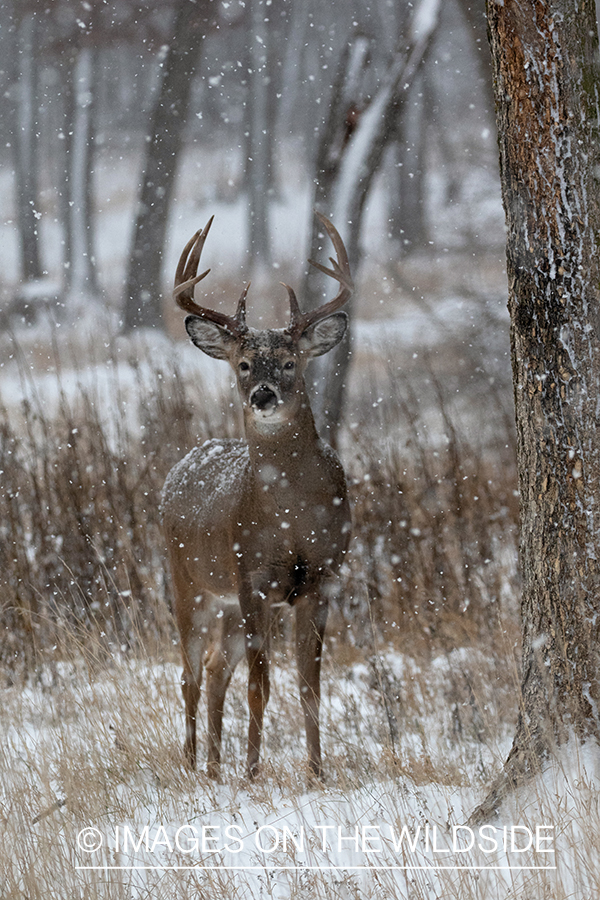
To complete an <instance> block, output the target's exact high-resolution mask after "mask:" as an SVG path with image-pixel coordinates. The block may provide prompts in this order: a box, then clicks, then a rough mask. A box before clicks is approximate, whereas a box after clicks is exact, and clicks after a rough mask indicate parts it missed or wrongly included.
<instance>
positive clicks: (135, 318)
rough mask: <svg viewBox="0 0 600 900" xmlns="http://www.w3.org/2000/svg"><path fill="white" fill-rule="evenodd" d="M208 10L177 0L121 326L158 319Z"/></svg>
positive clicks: (206, 2)
mask: <svg viewBox="0 0 600 900" xmlns="http://www.w3.org/2000/svg"><path fill="white" fill-rule="evenodd" d="M211 11H212V6H211V2H210V0H201V2H199V3H196V2H193V0H180V2H179V4H178V6H177V13H176V19H175V25H174V29H173V39H172V41H171V44H170V46H169V50H168V52H167V56H166V59H165V61H164V63H163V78H162V82H161V86H160V89H159V92H158V96H157V100H156V103H155V105H154V109H153V112H152V117H151V121H150V126H149V141H148V144H147V149H146V159H145V162H144V172H143V176H142V190H141V193H140V198H139V200H138V206H137V214H136V221H135V226H134V233H133V241H132V248H131V253H130V257H129V269H128V272H127V282H126V289H125V308H124V328H125V330H130V329H131V328H135V327H136V326H141V325H144V326H148V327H156V326H161V325H162V316H161V290H160V289H161V273H162V258H163V249H164V244H165V237H166V232H167V225H168V219H169V209H170V205H171V198H172V195H173V188H174V185H175V175H176V173H177V162H178V159H179V152H180V150H181V147H182V143H183V132H184V129H185V121H186V113H187V109H188V105H189V98H190V92H191V87H192V80H193V76H194V73H195V70H196V63H197V60H198V57H199V53H200V46H201V43H202V39H203V37H204V35H205V32H206V28H207V25H208V21H209V16H210V13H211Z"/></svg>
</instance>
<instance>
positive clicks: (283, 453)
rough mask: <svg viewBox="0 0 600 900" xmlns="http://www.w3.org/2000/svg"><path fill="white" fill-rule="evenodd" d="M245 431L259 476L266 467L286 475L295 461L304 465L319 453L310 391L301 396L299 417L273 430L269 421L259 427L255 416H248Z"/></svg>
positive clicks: (296, 414) (251, 458)
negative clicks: (302, 460) (304, 461)
mask: <svg viewBox="0 0 600 900" xmlns="http://www.w3.org/2000/svg"><path fill="white" fill-rule="evenodd" d="M245 431H246V441H247V443H248V450H249V453H250V463H251V465H252V468H253V469H254V470H255V472H258V471H259V470H261V469H263V468H264V467H265V466H272V467H275V469H277V470H282V471H286V470H287V469H288V468H289V466H290V462H291V461H292V460H297V461H300V460H301V459H304V458H306V457H307V456H310V455H311V454H312V453H315V452H316V447H317V444H318V443H319V436H318V434H317V429H316V426H315V420H314V417H313V414H312V410H311V408H310V403H309V400H308V395H307V394H306V391H303V392H302V394H301V395H300V397H299V403H298V406H297V410H296V413H295V415H294V416H292V417H290V419H289V420H288V421H286V422H280V423H278V424H274V425H273V427H270V426H269V422H268V419H267V420H265V422H261V423H260V425H257V424H256V423H255V422H254V420H253V418H252V415H251V414H246V415H245Z"/></svg>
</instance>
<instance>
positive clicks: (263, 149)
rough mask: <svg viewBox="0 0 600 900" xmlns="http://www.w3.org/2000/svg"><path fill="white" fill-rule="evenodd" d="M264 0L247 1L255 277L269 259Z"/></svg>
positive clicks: (250, 208)
mask: <svg viewBox="0 0 600 900" xmlns="http://www.w3.org/2000/svg"><path fill="white" fill-rule="evenodd" d="M268 15H269V8H268V7H267V6H266V5H265V2H264V0H251V2H250V34H249V36H248V44H249V62H250V92H249V96H248V132H249V134H248V159H247V168H246V179H247V181H246V183H247V186H248V240H249V250H250V258H251V260H252V269H253V272H254V275H255V277H256V276H257V275H258V276H259V275H260V271H261V270H263V269H264V268H265V267H266V266H268V265H269V263H270V262H271V242H270V238H269V188H270V186H271V139H272V132H271V130H270V115H269V102H270V90H269V88H270V84H271V78H270V71H269V46H268V42H269V32H268V29H267V22H266V21H265V18H266V17H268Z"/></svg>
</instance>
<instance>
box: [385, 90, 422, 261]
mask: <svg viewBox="0 0 600 900" xmlns="http://www.w3.org/2000/svg"><path fill="white" fill-rule="evenodd" d="M419 89H420V96H419V99H418V100H416V101H414V98H415V96H417V94H418V92H419ZM413 101H414V102H413ZM391 149H392V150H393V158H392V164H393V171H392V173H391V176H390V182H391V185H390V187H391V190H390V195H389V201H388V203H389V216H388V222H389V230H390V234H391V238H392V240H393V241H394V244H395V245H396V246H397V248H398V256H400V257H401V256H405V255H406V254H408V253H410V251H411V250H413V249H414V248H415V247H422V246H423V244H424V243H425V241H426V240H427V226H426V224H425V202H424V191H423V187H424V176H425V154H426V151H427V115H426V105H425V86H424V83H423V78H422V77H419V78H416V79H415V81H413V83H412V85H411V87H410V89H409V91H408V96H407V97H406V100H405V102H404V103H403V104H402V107H401V109H400V110H399V111H398V117H397V122H396V130H395V140H394V143H393V145H392V147H391Z"/></svg>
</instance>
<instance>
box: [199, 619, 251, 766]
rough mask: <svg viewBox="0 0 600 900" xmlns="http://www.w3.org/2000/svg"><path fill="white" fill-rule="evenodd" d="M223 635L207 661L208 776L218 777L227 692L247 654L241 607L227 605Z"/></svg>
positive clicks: (223, 622)
mask: <svg viewBox="0 0 600 900" xmlns="http://www.w3.org/2000/svg"><path fill="white" fill-rule="evenodd" d="M220 626H221V627H220V635H219V639H218V640H217V642H216V643H215V645H214V647H213V648H212V649H211V651H210V653H209V654H208V659H207V661H206V696H207V698H208V764H207V772H208V776H209V778H214V779H215V780H218V779H219V777H220V768H221V734H222V727H223V705H224V703H225V694H226V693H227V688H228V687H229V682H230V681H231V676H232V675H233V672H234V670H235V667H236V666H237V664H238V663H239V662H240V660H241V659H243V657H244V632H243V631H242V621H241V616H240V610H239V606H238V604H237V603H236V605H235V607H226V608H225V609H224V610H223V615H222V617H221V619H220Z"/></svg>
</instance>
